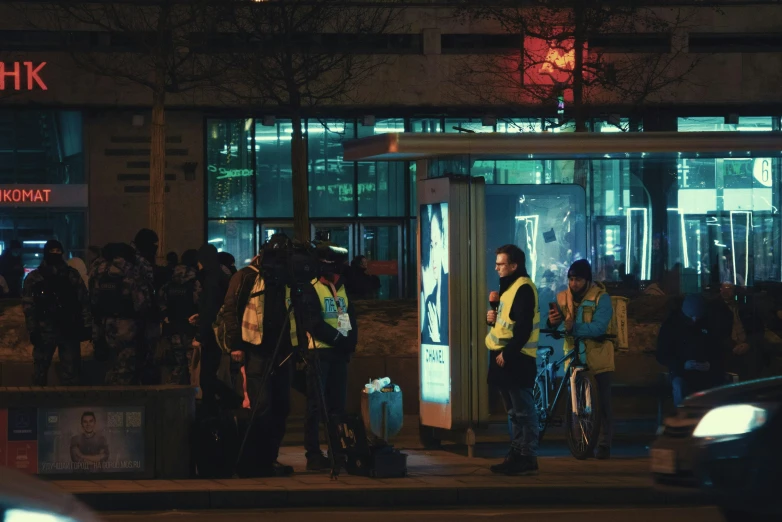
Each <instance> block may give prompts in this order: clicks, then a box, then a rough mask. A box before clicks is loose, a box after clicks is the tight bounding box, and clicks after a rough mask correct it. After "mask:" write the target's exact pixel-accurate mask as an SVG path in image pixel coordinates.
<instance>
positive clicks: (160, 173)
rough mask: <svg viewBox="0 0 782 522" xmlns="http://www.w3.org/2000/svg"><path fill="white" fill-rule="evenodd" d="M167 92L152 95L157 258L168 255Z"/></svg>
mask: <svg viewBox="0 0 782 522" xmlns="http://www.w3.org/2000/svg"><path fill="white" fill-rule="evenodd" d="M165 103H166V93H165V91H162V90H160V91H155V92H154V94H153V95H152V126H151V128H150V148H149V228H151V229H152V230H154V231H155V232H156V233H157V235H158V251H157V259H158V262H159V263H162V261H163V258H164V257H165V255H166V208H165V197H166V110H165Z"/></svg>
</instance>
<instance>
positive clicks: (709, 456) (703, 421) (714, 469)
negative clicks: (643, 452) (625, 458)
mask: <svg viewBox="0 0 782 522" xmlns="http://www.w3.org/2000/svg"><path fill="white" fill-rule="evenodd" d="M650 456H651V467H652V473H653V475H654V479H655V482H657V483H658V484H663V485H674V486H690V487H697V488H700V489H701V491H703V492H704V493H705V494H706V496H707V499H708V500H709V501H710V502H712V503H715V504H717V505H718V506H720V508H721V509H722V511H723V514H724V515H725V518H726V519H727V520H728V521H732V520H742V521H749V520H754V518H753V517H757V518H760V517H765V516H767V515H774V514H776V515H780V514H782V377H773V378H769V379H760V380H756V381H749V382H746V383H741V384H732V385H729V386H723V387H720V388H715V389H713V390H709V391H705V392H699V393H696V394H694V395H692V396H690V397H688V398H687V399H685V400H684V402H682V404H681V406H679V408H678V409H677V413H676V416H675V417H670V418H668V419H666V420H665V422H664V426H663V427H662V428H661V430H660V433H659V435H658V438H657V440H656V441H655V442H654V444H653V445H652V449H651V455H650ZM764 519H765V520H769V519H768V518H764Z"/></svg>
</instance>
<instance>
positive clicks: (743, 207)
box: [0, 1, 782, 298]
mask: <svg viewBox="0 0 782 522" xmlns="http://www.w3.org/2000/svg"><path fill="white" fill-rule="evenodd" d="M717 3H718V2H717ZM660 4H664V5H665V6H666V7H665V8H666V9H669V8H671V5H673V4H676V5H674V7H676V8H679V7H681V8H686V9H689V10H691V13H690V14H691V19H692V21H691V26H690V27H689V29H688V31H687V32H686V33H677V34H670V35H665V36H666V38H667V40H666V39H665V38H663V39H662V40H663V41H669V40H671V39H681V38H685V39H687V41H688V42H689V45H688V49H687V54H688V55H692V56H697V57H698V59H699V64H698V66H697V68H696V69H695V70H694V71H693V72H692V73H691V74H690V75H688V77H687V80H688V81H687V82H685V83H682V84H678V85H676V86H675V87H671V88H669V89H667V90H663V91H661V92H659V93H657V94H655V96H651V97H649V99H647V100H646V101H645V103H644V104H641V105H634V104H628V103H624V102H620V101H618V100H611V99H604V100H601V101H600V102H599V103H594V104H591V105H590V106H588V107H587V108H586V110H587V111H588V117H587V120H588V126H589V128H590V130H591V131H592V132H643V131H678V132H683V133H684V132H698V131H721V130H735V131H744V130H748V131H749V130H756V131H768V132H775V131H779V130H780V118H782V98H780V96H779V94H778V85H779V83H780V80H782V67H779V65H780V64H781V63H782V37H779V36H778V35H779V34H782V32H780V31H779V28H780V25H782V13H780V12H779V10H778V6H775V5H773V4H774V3H773V2H763V1H757V2H749V1H748V2H725V5H724V6H723V7H722V8H721V10H720V11H716V10H714V9H713V8H712V7H699V6H698V5H697V3H696V5H694V6H693V5H688V4H693V3H692V2H684V1H682V2H663V1H661V2H660ZM677 6H678V7H677ZM404 16H405V18H406V21H407V24H406V30H405V31H406V32H405V34H404V35H390V36H389V38H388V39H387V41H385V44H384V46H376V49H375V50H373V51H371V52H379V53H381V52H382V53H383V54H385V55H390V56H391V59H390V60H389V61H388V63H387V64H386V65H385V66H384V67H383V68H382V70H380V71H379V72H378V73H377V74H376V75H375V76H374V77H373V79H372V80H371V81H370V82H369V83H368V84H367V85H365V86H364V87H363V89H362V94H363V96H362V97H361V99H362V102H361V103H360V104H353V105H350V106H346V105H341V106H328V107H323V108H321V109H318V110H312V111H310V112H309V113H308V114H306V121H305V125H306V140H307V146H306V149H307V168H308V176H309V192H310V216H311V221H312V231H313V235H314V233H315V232H317V231H319V230H327V231H329V232H330V233H331V238H332V241H334V242H336V243H339V244H342V245H343V246H345V247H347V248H348V249H349V250H350V254H351V256H354V255H358V254H363V255H366V256H367V257H368V258H369V259H370V260H371V261H372V262H373V264H374V266H373V269H374V270H375V271H376V272H377V273H379V274H380V275H381V278H382V284H383V287H382V290H381V296H382V297H384V298H394V297H399V296H409V295H412V294H414V293H415V270H414V269H412V267H413V266H414V264H415V231H416V223H417V217H416V206H417V205H416V203H415V202H416V192H415V188H416V187H415V165H414V164H412V163H409V162H346V161H343V157H342V143H343V142H344V141H345V140H348V139H353V138H360V137H365V136H370V135H375V134H382V133H385V132H403V131H404V132H544V131H547V132H570V131H572V130H573V129H572V127H571V126H570V125H568V124H564V125H560V124H559V121H558V119H559V117H560V115H559V114H558V111H560V110H564V113H565V116H567V114H568V111H569V110H570V107H569V106H568V104H567V102H565V107H564V109H563V108H562V107H561V104H560V102H559V101H557V100H554V102H552V103H551V104H547V103H528V102H520V103H517V104H506V103H489V102H487V101H486V100H484V99H481V98H480V97H478V96H472V95H470V94H469V93H468V94H465V92H464V89H460V84H461V83H463V81H462V80H463V79H464V74H465V73H464V69H463V67H462V66H463V63H464V59H465V57H476V56H478V57H481V56H482V57H486V59H487V60H488V59H495V58H496V57H500V56H503V55H505V54H507V53H508V48H509V45H510V44H509V41H510V40H511V39H510V38H509V36H510V37H512V36H513V35H507V34H503V31H502V29H501V28H500V27H499V26H498V25H497V24H492V23H491V22H488V21H482V22H472V23H465V22H464V21H463V20H460V19H457V18H455V17H453V16H452V11H450V10H449V9H448V8H447V7H444V6H438V5H433V6H432V5H427V4H421V3H417V4H412V5H411V7H410V8H409V9H408V10H407V11H405V13H404ZM48 33H49V32H48V31H41V30H38V29H36V30H31V29H29V27H28V26H27V25H25V24H24V23H23V21H22V20H21V19H20V17H19V16H18V14H15V13H13V12H11V13H8V14H7V16H4V17H2V22H0V39H1V40H2V41H4V42H5V43H4V46H3V49H2V50H0V51H2V61H3V70H2V74H0V92H2V101H3V104H2V106H1V107H0V156H2V158H3V161H2V162H0V164H1V165H0V172H1V173H2V174H0V178H1V180H2V181H1V185H0V196H1V197H0V245H2V246H3V247H4V248H8V245H10V242H11V241H12V240H14V239H17V240H19V241H21V242H22V243H23V244H24V250H25V263H26V267H27V268H28V269H32V268H34V267H35V266H36V265H37V262H38V261H37V260H36V254H39V253H40V252H39V251H38V250H39V249H40V247H41V246H42V244H43V243H42V242H43V241H45V240H46V239H49V238H50V237H57V238H58V239H60V240H61V241H63V243H64V244H65V246H66V249H68V250H69V251H70V252H71V254H72V255H74V256H76V255H78V256H82V255H83V254H84V251H85V249H86V247H87V246H88V245H102V244H105V243H107V242H110V241H130V240H131V239H132V238H133V235H134V234H135V232H136V231H137V230H138V229H139V228H141V227H144V226H146V224H147V222H148V210H147V204H148V194H149V149H150V146H149V128H150V127H149V126H150V113H149V107H150V103H151V92H150V91H149V90H148V89H146V88H144V87H142V86H139V85H134V84H128V83H127V82H125V83H123V82H122V81H117V80H116V79H112V78H107V77H101V76H96V75H93V74H90V73H88V72H86V71H85V70H84V69H83V68H80V67H79V66H78V65H77V64H76V63H75V62H74V60H73V58H72V55H71V52H69V51H68V50H63V49H62V47H61V46H60V45H59V43H57V42H59V41H60V40H59V39H57V38H54V36H53V35H51V34H48ZM74 33H78V34H79V35H82V33H85V34H86V33H89V35H87V36H88V37H87V36H85V37H84V38H83V40H84V41H87V42H93V43H90V44H89V45H91V46H92V47H90V48H89V51H90V52H108V53H110V52H118V51H119V50H120V47H119V43H117V46H116V47H115V46H113V44H112V38H111V35H110V34H109V35H103V34H98V33H100V31H99V30H96V29H92V28H87V29H84V28H82V29H79V30H77V31H74ZM96 35H97V36H96ZM641 36H643V35H641ZM658 36H659V35H658ZM628 38H629V37H626V38H625V39H624V40H622V45H624V46H625V47H624V48H623V49H620V50H623V51H625V52H627V53H632V52H639V53H640V52H641V51H639V50H638V49H641V50H642V51H643V52H645V53H648V52H649V47H645V48H644V47H642V46H639V45H636V44H637V43H638V42H635V43H634V42H633V41H630V40H628ZM639 38H640V37H639ZM641 39H642V38H641ZM120 40H121V39H120V38H116V41H117V42H120ZM647 40H648V38H647ZM80 41H81V40H80ZM655 41H657V40H655ZM603 45H607V44H605V43H604V44H603ZM380 47H382V49H380ZM74 52H75V51H74ZM365 52H370V51H365ZM617 52H619V51H617ZM657 52H660V53H661V54H665V49H658V50H657ZM166 130H167V139H166V152H167V160H166V163H167V165H166V206H167V217H166V229H167V230H166V236H167V238H168V241H167V248H168V250H173V251H177V252H179V253H181V252H182V251H183V250H185V249H187V248H196V247H198V246H199V245H200V244H202V243H203V242H205V241H209V242H211V243H213V244H215V246H217V247H218V248H219V249H221V250H225V251H229V252H232V253H233V254H234V255H235V257H236V259H237V264H239V265H242V264H245V263H246V262H247V261H248V260H249V259H251V258H252V256H253V254H254V253H255V252H256V251H257V249H258V247H259V245H260V244H261V243H262V242H263V241H264V240H265V239H266V238H268V237H269V236H270V235H271V234H272V233H274V232H275V231H280V230H282V231H289V230H290V229H291V228H292V223H293V201H292V188H291V157H290V151H291V150H290V149H291V120H290V116H289V114H288V112H287V111H286V109H285V108H284V107H272V106H270V107H265V108H257V107H255V108H253V109H248V108H244V107H242V106H241V105H235V104H233V105H232V104H229V103H224V102H218V101H215V99H214V98H213V97H211V96H210V95H208V94H207V93H204V92H201V91H198V90H195V91H189V92H186V93H183V94H178V95H171V96H169V99H168V110H167V122H166ZM576 170H577V167H576V164H575V162H574V161H564V160H556V161H546V160H543V161H532V160H530V161H517V162H489V161H469V162H468V163H466V164H465V163H464V162H455V164H454V165H451V166H448V167H445V168H444V171H449V172H458V173H463V174H469V175H472V176H482V177H484V178H485V179H486V182H487V183H489V184H531V185H546V184H556V183H563V184H572V183H574V181H576V180H575V177H576ZM586 172H587V174H586V175H587V183H586V190H585V195H584V207H583V208H584V215H585V219H586V220H587V222H588V231H589V232H588V233H589V237H590V250H589V251H586V252H583V253H579V254H580V255H582V256H583V257H587V258H589V259H590V260H591V261H592V262H593V265H594V268H595V273H596V274H600V277H601V278H604V279H606V280H613V279H616V278H617V277H618V278H621V277H622V275H624V274H629V275H632V276H633V277H634V278H636V279H639V280H649V279H655V280H657V279H661V278H663V277H664V274H666V273H673V272H675V271H677V270H678V272H676V273H679V274H681V277H680V281H681V285H682V288H699V287H702V286H704V285H706V284H709V282H711V281H712V280H713V279H714V278H717V280H719V281H722V280H731V281H734V282H736V283H741V281H742V280H743V281H744V283H745V284H752V283H753V282H755V281H780V280H781V279H782V267H781V266H780V259H779V258H780V249H782V234H781V233H780V224H779V213H778V209H779V186H780V185H779V183H780V181H782V180H781V179H780V164H779V158H751V159H741V158H735V157H731V156H730V155H726V157H725V158H720V159H702V160H698V159H690V160H686V161H680V162H668V163H665V164H651V163H646V164H645V163H644V162H643V161H636V160H633V161H631V160H623V159H617V158H606V159H604V160H600V161H590V162H589V166H588V168H587V169H586ZM42 191H50V192H42ZM6 194H7V195H8V197H7V198H6ZM662 215H664V218H663V217H662ZM739 239H740V241H739ZM737 241H738V243H737ZM661 242H662V243H664V244H665V245H666V247H665V248H663V249H660V248H658V247H659V244H660V243H661ZM655 256H658V257H659V256H663V257H664V259H657V258H656V257H655ZM618 259H620V260H621V262H618V261H617V260H618ZM715 271H716V272H715ZM715 273H716V274H717V275H715Z"/></svg>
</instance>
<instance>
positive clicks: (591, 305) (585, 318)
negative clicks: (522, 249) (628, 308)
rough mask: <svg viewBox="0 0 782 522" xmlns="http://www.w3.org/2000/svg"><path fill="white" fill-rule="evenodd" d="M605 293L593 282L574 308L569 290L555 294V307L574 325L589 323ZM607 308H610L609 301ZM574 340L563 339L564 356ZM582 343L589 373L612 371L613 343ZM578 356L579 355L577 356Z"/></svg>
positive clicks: (608, 341)
mask: <svg viewBox="0 0 782 522" xmlns="http://www.w3.org/2000/svg"><path fill="white" fill-rule="evenodd" d="M605 293H606V290H605V287H604V286H603V285H602V284H600V283H595V282H593V283H591V286H590V288H589V290H587V292H586V294H584V298H583V299H582V300H581V303H579V305H578V306H576V305H575V303H574V302H573V295H572V294H571V293H570V289H567V290H562V291H561V292H560V293H558V294H557V306H559V310H560V313H561V314H562V317H563V318H565V319H567V318H568V317H572V318H573V320H574V321H575V322H576V323H585V324H587V323H591V322H592V317H593V315H594V314H595V310H597V304H598V301H599V300H600V298H601V297H602V296H603V294H605ZM608 306H611V304H610V301H609V305H608ZM612 312H613V308H612ZM574 340H575V339H574V338H573V337H572V336H567V337H565V346H564V350H565V353H566V354H567V353H569V352H570V351H571V350H572V349H573V344H574ZM582 342H583V344H584V346H585V351H586V363H587V366H588V367H589V370H590V371H592V372H593V373H594V374H595V375H597V374H599V373H603V372H612V371H614V343H612V342H611V341H610V340H606V341H602V342H600V341H595V340H594V339H584V341H582ZM582 353H583V352H582ZM580 356H581V354H579V357H580Z"/></svg>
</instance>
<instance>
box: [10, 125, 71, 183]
mask: <svg viewBox="0 0 782 522" xmlns="http://www.w3.org/2000/svg"><path fill="white" fill-rule="evenodd" d="M84 171H85V169H84V130H83V122H82V114H81V112H79V111H52V110H12V109H6V110H0V183H32V184H34V183H54V184H70V183H73V184H77V183H84V182H85V174H84Z"/></svg>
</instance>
